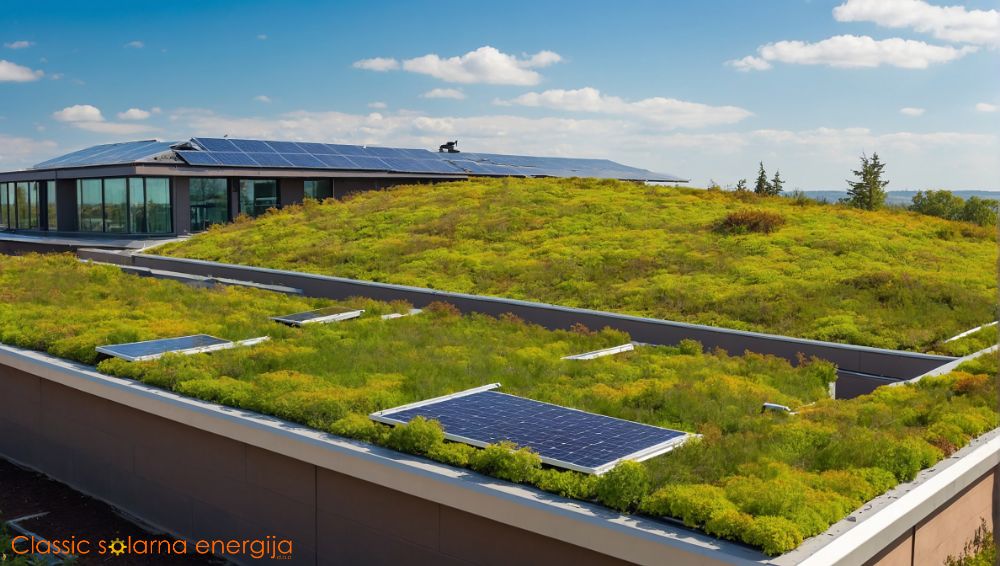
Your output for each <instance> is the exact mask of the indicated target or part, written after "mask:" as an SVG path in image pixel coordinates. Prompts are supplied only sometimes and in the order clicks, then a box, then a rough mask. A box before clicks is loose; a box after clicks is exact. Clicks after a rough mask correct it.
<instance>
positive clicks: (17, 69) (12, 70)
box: [0, 59, 45, 83]
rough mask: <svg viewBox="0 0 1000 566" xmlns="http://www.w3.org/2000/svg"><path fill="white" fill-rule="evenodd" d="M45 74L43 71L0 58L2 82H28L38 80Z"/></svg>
mask: <svg viewBox="0 0 1000 566" xmlns="http://www.w3.org/2000/svg"><path fill="white" fill-rule="evenodd" d="M43 75H45V73H44V72H42V71H33V70H31V69H29V68H27V67H23V66H21V65H18V64H17V63H11V62H10V61H5V60H3V59H0V83H3V82H10V83H26V82H31V81H37V80H38V79H40V78H42V76H43Z"/></svg>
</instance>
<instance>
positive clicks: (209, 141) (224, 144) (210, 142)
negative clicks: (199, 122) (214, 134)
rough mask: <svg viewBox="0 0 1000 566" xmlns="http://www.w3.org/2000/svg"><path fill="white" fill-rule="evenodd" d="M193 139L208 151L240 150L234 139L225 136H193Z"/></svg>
mask: <svg viewBox="0 0 1000 566" xmlns="http://www.w3.org/2000/svg"><path fill="white" fill-rule="evenodd" d="M192 141H194V142H195V143H196V144H198V145H199V146H201V147H203V148H204V149H206V150H207V151H239V148H238V147H236V146H235V145H233V142H232V141H230V140H227V139H223V138H192Z"/></svg>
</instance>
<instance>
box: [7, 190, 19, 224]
mask: <svg viewBox="0 0 1000 566" xmlns="http://www.w3.org/2000/svg"><path fill="white" fill-rule="evenodd" d="M16 203H17V200H16V198H15V195H14V183H7V227H8V228H16V227H17V206H16Z"/></svg>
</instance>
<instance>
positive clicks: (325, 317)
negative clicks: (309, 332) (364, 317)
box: [271, 307, 365, 326]
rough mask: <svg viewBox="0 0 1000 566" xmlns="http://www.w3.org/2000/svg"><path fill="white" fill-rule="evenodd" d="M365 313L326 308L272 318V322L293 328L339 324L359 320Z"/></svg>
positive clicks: (362, 310) (341, 308) (348, 309)
mask: <svg viewBox="0 0 1000 566" xmlns="http://www.w3.org/2000/svg"><path fill="white" fill-rule="evenodd" d="M364 312H365V311H364V309H350V308H346V307H326V308H322V309H316V310H311V311H306V312H298V313H295V314H286V315H284V316H272V317H271V320H273V321H275V322H281V323H284V324H288V325H291V326H302V325H303V324H317V323H318V324H324V323H327V322H337V321H339V320H349V319H352V318H358V317H359V316H361V314H362V313H364Z"/></svg>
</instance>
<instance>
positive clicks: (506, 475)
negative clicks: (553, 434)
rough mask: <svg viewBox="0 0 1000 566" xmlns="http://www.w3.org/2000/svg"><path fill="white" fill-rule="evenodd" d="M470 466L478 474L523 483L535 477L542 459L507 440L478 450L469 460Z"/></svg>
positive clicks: (529, 450)
mask: <svg viewBox="0 0 1000 566" xmlns="http://www.w3.org/2000/svg"><path fill="white" fill-rule="evenodd" d="M469 464H470V465H471V466H472V469H473V470H476V471H477V472H480V473H483V474H487V475H490V476H495V477H498V478H500V479H505V480H510V481H512V482H515V483H523V482H526V481H528V480H530V479H531V478H532V477H534V475H535V472H536V471H537V470H539V469H540V468H541V467H542V459H541V457H540V456H539V455H538V454H536V453H535V452H533V451H532V450H531V449H530V448H518V447H517V445H516V444H514V443H513V442H509V441H506V440H505V441H503V442H498V443H496V444H490V445H489V446H487V447H486V448H483V449H482V450H477V451H476V452H475V453H474V454H473V455H472V457H471V458H470V459H469Z"/></svg>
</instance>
